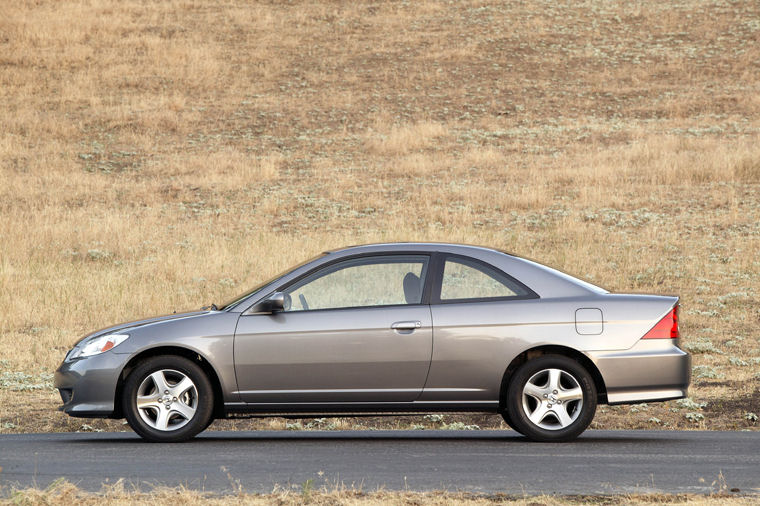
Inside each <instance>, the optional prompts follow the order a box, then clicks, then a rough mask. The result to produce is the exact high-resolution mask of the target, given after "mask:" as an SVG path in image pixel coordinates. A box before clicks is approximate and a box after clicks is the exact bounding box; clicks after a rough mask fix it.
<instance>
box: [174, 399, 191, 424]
mask: <svg viewBox="0 0 760 506" xmlns="http://www.w3.org/2000/svg"><path fill="white" fill-rule="evenodd" d="M172 411H174V412H176V413H179V414H180V415H181V416H182V417H184V418H185V419H186V420H191V419H192V418H193V416H195V408H194V407H192V406H188V405H187V404H185V403H184V402H175V403H174V404H172Z"/></svg>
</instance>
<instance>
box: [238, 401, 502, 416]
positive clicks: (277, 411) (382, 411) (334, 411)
mask: <svg viewBox="0 0 760 506" xmlns="http://www.w3.org/2000/svg"><path fill="white" fill-rule="evenodd" d="M224 410H225V417H226V418H267V417H273V416H277V417H283V418H312V417H331V416H336V417H360V416H407V415H425V414H428V413H440V412H464V413H498V412H499V403H498V401H493V402H483V401H472V402H462V401H457V402H437V401H436V402H425V401H416V402H408V403H390V402H389V403H361V402H353V403H350V404H330V403H315V404H281V403H271V404H270V403H267V404H245V403H232V402H230V403H225V404H224Z"/></svg>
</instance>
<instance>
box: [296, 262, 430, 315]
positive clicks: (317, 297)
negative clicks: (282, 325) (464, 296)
mask: <svg viewBox="0 0 760 506" xmlns="http://www.w3.org/2000/svg"><path fill="white" fill-rule="evenodd" d="M427 266H428V257H427V256H423V255H389V256H377V257H364V258H357V259H353V260H347V261H345V262H340V263H338V264H335V265H331V266H329V267H326V268H324V269H322V270H320V271H317V272H316V273H314V274H312V275H311V276H308V277H307V278H305V279H303V280H301V281H299V282H297V283H296V284H294V285H292V286H290V287H288V288H287V289H286V290H285V299H286V303H285V310H286V311H307V310H313V309H335V308H350V307H362V306H389V305H395V304H419V303H420V302H422V287H423V286H424V285H425V275H426V273H427ZM288 304H289V305H288Z"/></svg>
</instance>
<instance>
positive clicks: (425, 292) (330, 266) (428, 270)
mask: <svg viewBox="0 0 760 506" xmlns="http://www.w3.org/2000/svg"><path fill="white" fill-rule="evenodd" d="M394 256H400V257H409V256H415V257H422V258H425V259H426V264H427V265H426V266H423V272H422V274H424V280H423V282H424V284H423V287H422V299H421V301H420V302H419V304H382V305H375V306H341V307H330V308H321V309H306V310H301V311H282V312H281V313H278V314H306V313H311V312H317V311H345V310H351V309H353V310H357V309H376V308H393V307H419V306H428V305H430V302H429V301H430V293H431V290H432V284H433V278H434V277H435V271H434V267H435V265H434V263H433V262H434V255H433V254H432V253H430V252H428V251H392V252H387V251H386V252H377V251H376V252H372V253H360V254H357V255H350V256H345V257H341V258H336V259H335V260H333V261H332V262H328V263H325V264H322V265H320V266H318V267H315V268H314V269H311V270H310V271H308V272H305V273H303V274H302V275H300V276H298V277H297V278H295V279H292V280H290V281H289V282H287V283H285V284H283V285H279V286H277V287H276V288H275V289H274V290H272V291H269V293H267V294H266V295H265V296H264V297H261V299H260V300H264V299H266V298H267V297H269V296H270V295H272V294H273V293H274V292H284V291H286V290H287V289H289V288H290V287H291V286H293V285H295V284H297V283H299V282H301V281H303V280H304V279H306V278H309V277H311V276H312V275H314V274H317V273H319V272H321V271H323V270H327V271H329V272H327V273H326V274H324V275H325V276H328V275H330V274H331V272H336V271H337V270H340V269H334V267H337V266H338V265H339V264H342V263H344V262H351V261H354V260H360V259H365V258H373V257H375V258H383V257H394ZM320 277H321V276H320ZM260 300H259V301H256V302H255V303H254V304H253V305H252V306H251V307H253V306H254V305H256V304H257V303H258V302H260ZM249 309H250V308H249Z"/></svg>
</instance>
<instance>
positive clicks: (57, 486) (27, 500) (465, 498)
mask: <svg viewBox="0 0 760 506" xmlns="http://www.w3.org/2000/svg"><path fill="white" fill-rule="evenodd" d="M0 492H5V493H6V497H7V499H2V498H1V497H0V504H14V505H19V504H23V505H30V506H31V505H37V504H40V505H50V506H57V505H66V506H68V505H70V504H79V505H83V506H87V505H99V504H111V505H121V504H135V503H150V504H155V505H157V506H161V505H169V506H171V505H175V504H188V505H194V504H210V505H228V504H251V505H264V504H266V505H270V504H277V505H280V506H289V505H301V504H313V505H330V506H351V505H367V506H373V505H378V504H395V505H404V506H406V505H408V506H417V505H419V504H429V505H432V506H449V505H455V504H456V505H465V506H487V505H492V504H504V505H511V506H573V505H580V504H598V505H605V506H606V505H609V506H616V505H635V506H649V505H662V504H679V505H680V504H683V505H690V506H716V505H720V506H723V505H729V506H745V505H752V504H756V498H754V497H751V496H736V495H735V494H728V493H717V494H715V495H709V496H699V495H691V494H676V495H665V494H632V495H619V496H556V495H542V496H530V497H528V496H525V497H516V496H510V495H506V494H492V495H484V494H470V493H466V492H393V491H384V490H378V491H371V492H364V491H361V490H354V489H346V488H343V487H332V488H330V489H327V488H321V489H314V488H312V487H311V485H310V484H303V485H302V486H301V488H300V490H298V489H276V490H274V491H273V492H272V493H268V494H253V493H246V492H242V491H241V492H239V493H237V494H230V495H217V494H211V493H207V492H200V491H195V490H188V489H185V488H160V487H159V488H156V489H155V490H153V491H151V492H139V491H135V490H130V488H129V487H128V486H126V485H125V484H124V483H123V482H121V481H119V482H117V483H116V484H113V485H104V486H103V488H102V490H101V491H100V492H98V493H91V492H85V491H83V490H81V489H79V488H77V487H76V485H73V484H71V483H69V482H66V481H58V482H54V483H53V484H52V485H50V486H49V487H48V488H47V489H44V490H42V489H35V488H28V489H21V490H3V489H1V488H0Z"/></svg>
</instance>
